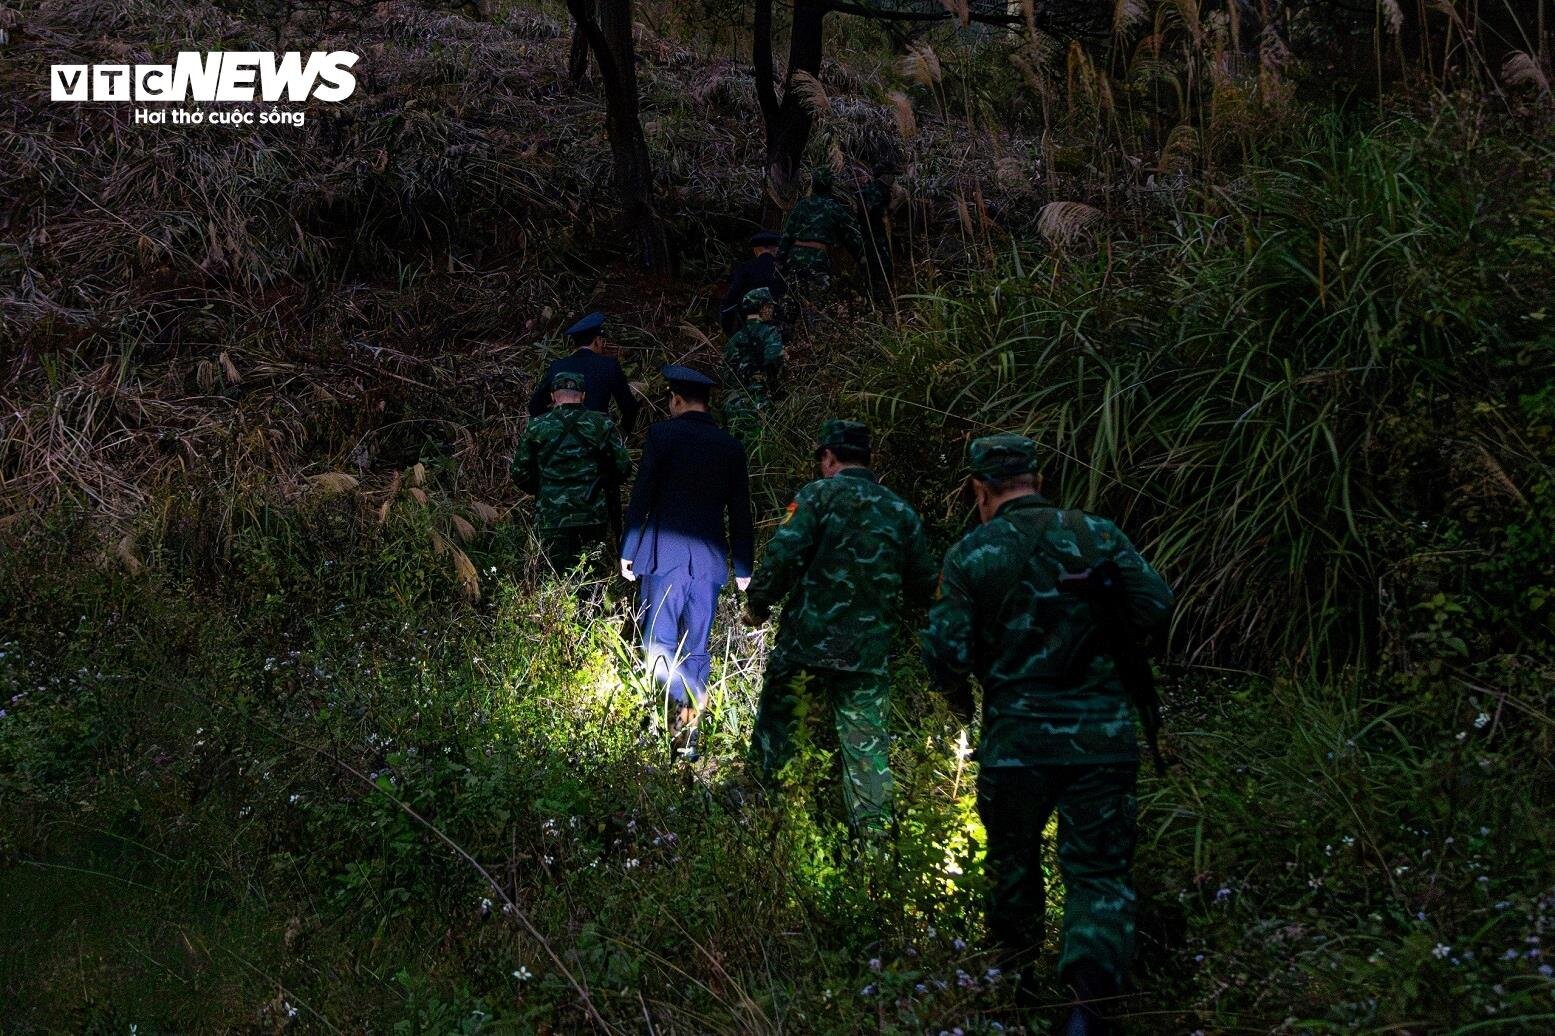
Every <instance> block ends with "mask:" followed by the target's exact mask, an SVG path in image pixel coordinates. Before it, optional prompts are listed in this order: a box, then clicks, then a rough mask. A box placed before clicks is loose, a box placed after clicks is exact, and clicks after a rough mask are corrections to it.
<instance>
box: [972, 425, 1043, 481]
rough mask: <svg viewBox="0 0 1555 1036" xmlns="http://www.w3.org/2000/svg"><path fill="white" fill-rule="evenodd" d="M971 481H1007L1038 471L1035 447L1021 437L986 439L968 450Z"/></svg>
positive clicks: (991, 437)
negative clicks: (977, 479)
mask: <svg viewBox="0 0 1555 1036" xmlns="http://www.w3.org/2000/svg"><path fill="white" fill-rule="evenodd" d="M967 467H968V468H970V469H971V474H972V477H973V478H980V479H989V478H994V479H998V478H1009V477H1010V476H1012V475H1028V474H1031V473H1033V472H1035V471H1036V470H1037V444H1036V443H1034V442H1032V441H1031V440H1030V439H1028V438H1026V437H1025V436H1024V435H985V436H983V437H982V438H981V439H973V440H972V445H970V446H968V447H967Z"/></svg>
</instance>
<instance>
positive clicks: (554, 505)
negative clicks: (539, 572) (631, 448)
mask: <svg viewBox="0 0 1555 1036" xmlns="http://www.w3.org/2000/svg"><path fill="white" fill-rule="evenodd" d="M585 384H586V383H585V380H584V377H583V375H582V374H578V373H576V372H574V371H561V372H559V373H558V374H556V375H555V376H554V377H553V378H552V379H551V404H552V408H551V409H550V410H548V411H546V412H545V413H544V414H541V415H540V416H539V417H536V418H533V419H531V420H530V422H529V424H528V426H527V427H526V428H525V429H524V434H523V435H522V436H520V437H519V440H518V449H517V451H516V452H515V453H514V455H513V479H514V481H515V482H517V483H518V487H519V488H520V489H522V490H523V491H524V492H526V493H530V494H532V495H533V496H534V498H535V529H536V532H537V534H538V537H539V539H540V545H541V549H542V550H543V551H544V552H545V557H546V560H547V561H549V562H550V564H551V567H552V568H553V569H555V570H556V571H557V572H565V571H567V570H568V569H570V568H572V567H573V566H574V565H575V564H577V563H578V560H579V559H580V558H582V557H583V556H584V555H586V554H589V553H592V552H595V551H598V550H599V548H600V547H602V546H603V545H604V542H605V529H606V515H607V514H608V511H609V507H608V500H609V498H610V496H612V495H614V494H616V493H617V492H619V488H620V486H621V484H622V483H623V482H625V481H626V478H627V476H628V475H630V474H631V471H632V461H631V458H630V457H629V456H628V455H627V452H626V446H625V444H624V443H622V442H621V436H620V435H619V434H617V432H616V426H615V422H614V421H612V420H610V418H608V417H606V416H605V415H604V414H597V413H594V412H593V411H591V410H586V409H584V407H583V393H584V386H585Z"/></svg>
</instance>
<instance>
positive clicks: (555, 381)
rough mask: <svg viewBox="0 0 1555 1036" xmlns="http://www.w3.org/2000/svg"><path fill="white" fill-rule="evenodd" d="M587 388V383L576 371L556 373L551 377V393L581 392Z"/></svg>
mask: <svg viewBox="0 0 1555 1036" xmlns="http://www.w3.org/2000/svg"><path fill="white" fill-rule="evenodd" d="M587 387H588V383H587V382H586V381H584V379H583V375H582V374H580V373H578V372H577V371H557V372H556V373H555V374H552V375H551V391H552V392H582V391H583V390H584V389H585V388H587Z"/></svg>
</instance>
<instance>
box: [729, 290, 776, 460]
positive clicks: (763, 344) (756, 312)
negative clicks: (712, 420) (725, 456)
mask: <svg viewBox="0 0 1555 1036" xmlns="http://www.w3.org/2000/svg"><path fill="white" fill-rule="evenodd" d="M740 308H741V309H742V310H743V312H744V314H745V324H744V326H743V327H741V328H740V329H739V330H738V331H736V332H734V334H732V335H730V336H729V341H728V342H726V343H725V344H724V369H725V371H726V372H727V373H728V378H729V383H730V388H729V392H728V393H727V395H726V396H725V397H724V418H725V420H726V421H727V423H728V427H729V431H730V433H731V434H732V435H733V436H734V437H735V438H736V439H738V440H740V442H742V443H744V444H745V445H746V446H747V447H749V445H750V443H751V442H752V441H753V440H754V439H755V437H756V433H757V432H758V431H759V429H760V421H761V414H762V412H763V411H765V410H766V409H767V404H768V403H769V402H770V401H771V398H772V392H773V389H774V388H775V383H776V381H777V378H778V374H779V372H781V371H782V369H783V359H784V351H783V332H781V331H779V330H778V326H777V325H776V324H775V323H773V322H772V317H773V313H774V310H775V308H776V303H775V300H774V299H773V297H772V292H770V291H768V290H767V289H766V288H755V289H753V290H751V291H749V292H747V293H746V295H745V297H744V298H743V299H741V300H740Z"/></svg>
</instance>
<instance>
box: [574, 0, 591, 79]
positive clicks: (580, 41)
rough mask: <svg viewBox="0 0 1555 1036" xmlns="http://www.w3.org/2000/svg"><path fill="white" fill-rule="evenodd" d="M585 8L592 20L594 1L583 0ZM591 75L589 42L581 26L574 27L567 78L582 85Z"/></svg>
mask: <svg viewBox="0 0 1555 1036" xmlns="http://www.w3.org/2000/svg"><path fill="white" fill-rule="evenodd" d="M583 7H584V9H585V10H586V11H588V16H589V17H590V18H593V17H594V0H583ZM588 74H589V41H588V37H587V36H585V35H584V34H583V27H582V26H581V25H577V24H575V25H573V27H572V47H571V49H570V50H569V51H568V52H567V78H568V79H570V80H572V81H573V82H574V83H581V82H583V79H584V77H585V76H587V75H588Z"/></svg>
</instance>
